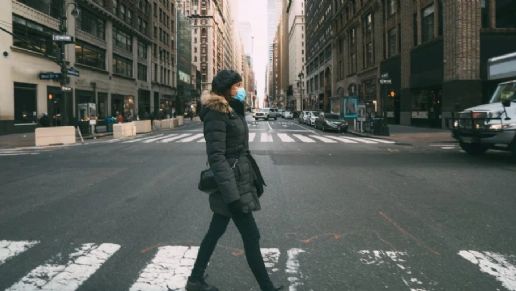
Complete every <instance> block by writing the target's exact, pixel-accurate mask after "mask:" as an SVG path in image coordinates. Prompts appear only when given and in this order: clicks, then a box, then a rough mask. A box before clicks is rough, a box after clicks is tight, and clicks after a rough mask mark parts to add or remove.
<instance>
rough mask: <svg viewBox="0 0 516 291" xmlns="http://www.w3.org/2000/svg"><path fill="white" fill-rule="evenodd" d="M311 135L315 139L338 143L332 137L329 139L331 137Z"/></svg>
mask: <svg viewBox="0 0 516 291" xmlns="http://www.w3.org/2000/svg"><path fill="white" fill-rule="evenodd" d="M310 137H313V138H315V139H318V140H321V141H322V142H324V143H337V142H336V141H334V140H332V139H329V138H326V137H322V136H318V135H311V136H310Z"/></svg>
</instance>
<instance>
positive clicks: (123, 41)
mask: <svg viewBox="0 0 516 291" xmlns="http://www.w3.org/2000/svg"><path fill="white" fill-rule="evenodd" d="M113 45H115V46H116V47H119V48H121V49H124V50H126V51H128V52H132V51H133V47H132V39H131V36H130V35H129V34H128V33H126V32H124V31H122V30H121V29H120V28H118V27H116V26H113Z"/></svg>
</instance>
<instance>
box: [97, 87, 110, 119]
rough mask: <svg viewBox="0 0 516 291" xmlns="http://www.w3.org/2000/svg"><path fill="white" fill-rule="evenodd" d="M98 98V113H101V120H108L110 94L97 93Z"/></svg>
mask: <svg viewBox="0 0 516 291" xmlns="http://www.w3.org/2000/svg"><path fill="white" fill-rule="evenodd" d="M97 98H98V102H97V104H98V108H97V110H98V113H99V118H106V117H107V109H108V106H107V104H108V103H107V102H108V93H102V92H99V93H97Z"/></svg>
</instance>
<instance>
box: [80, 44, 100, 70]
mask: <svg viewBox="0 0 516 291" xmlns="http://www.w3.org/2000/svg"><path fill="white" fill-rule="evenodd" d="M75 59H76V62H77V63H79V64H83V65H86V66H90V67H94V68H97V69H101V70H105V69H106V51H105V50H103V49H101V48H98V47H96V46H93V45H90V44H87V43H85V42H83V41H80V40H76V41H75Z"/></svg>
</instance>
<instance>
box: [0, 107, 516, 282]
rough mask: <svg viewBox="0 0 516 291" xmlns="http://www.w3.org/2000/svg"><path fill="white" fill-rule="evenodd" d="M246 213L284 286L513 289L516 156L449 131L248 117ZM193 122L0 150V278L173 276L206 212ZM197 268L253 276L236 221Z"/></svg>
mask: <svg viewBox="0 0 516 291" xmlns="http://www.w3.org/2000/svg"><path fill="white" fill-rule="evenodd" d="M247 119H248V124H249V129H250V137H249V139H250V147H251V152H252V154H253V156H254V157H255V158H256V160H257V162H258V164H259V165H260V167H261V170H262V173H263V175H264V178H265V181H266V183H267V185H268V186H267V187H266V188H265V194H264V195H263V196H262V198H261V203H262V210H261V211H259V212H256V213H255V218H256V221H257V223H258V227H259V229H260V232H261V247H262V253H263V255H264V258H265V260H266V263H267V267H268V269H269V271H270V274H271V277H272V279H273V282H274V283H275V284H276V285H284V286H285V290H289V291H333V290H336V291H340V290H355V291H362V290H364V291H369V290H371V291H376V290H396V291H404V290H406V291H410V290H415V291H416V290H421V291H422V290H425V291H430V290H512V291H516V216H515V215H514V211H515V207H516V198H515V191H514V186H513V185H512V184H511V183H512V182H511V181H512V179H514V175H515V174H516V165H515V164H514V163H512V162H511V161H510V159H509V157H510V154H509V153H504V152H497V151H493V152H488V153H487V154H486V155H485V156H480V157H475V156H470V155H467V154H465V153H464V152H462V151H461V150H460V148H459V147H458V146H457V145H456V144H428V143H422V142H420V143H418V142H414V143H407V142H395V141H388V140H380V139H373V138H364V137H359V136H356V135H352V134H349V133H344V134H342V133H329V132H323V131H321V130H318V129H317V130H316V129H314V128H313V127H310V126H307V125H302V124H299V123H298V122H297V119H295V120H292V119H281V118H280V119H278V120H276V121H273V120H271V121H254V120H252V118H251V116H247ZM205 145H206V144H205V141H204V138H203V134H202V123H198V124H192V125H188V126H185V127H182V128H179V129H175V130H169V131H157V132H153V133H151V134H147V135H143V136H137V137H135V138H125V139H112V138H111V137H104V138H101V139H97V140H87V141H85V144H81V143H78V144H76V145H73V146H66V147H65V146H63V147H44V148H36V147H31V148H26V149H3V150H0V164H1V165H2V167H0V290H24V291H25V290H56V291H57V290H109V291H116V290H130V291H136V290H153V291H154V290H163V291H167V290H184V284H185V282H186V277H187V276H188V275H189V270H190V269H191V267H192V265H193V262H194V259H195V256H196V254H197V247H198V246H199V245H200V242H201V240H202V238H203V235H204V234H205V232H206V230H207V228H208V224H209V221H210V219H211V215H212V212H211V211H210V209H209V205H208V196H207V195H206V194H204V193H201V192H199V191H198V190H197V182H198V179H199V174H200V172H201V171H202V170H203V169H204V168H205V163H206V153H205ZM207 273H208V274H209V277H208V278H207V281H208V282H209V283H211V284H213V285H215V286H217V287H218V288H219V289H220V290H221V291H232V290H234V291H248V290H254V291H257V290H259V289H258V285H257V283H256V282H255V280H254V278H253V276H252V273H251V271H250V270H249V268H248V267H247V265H246V260H245V255H244V253H243V243H242V241H241V240H240V236H239V234H238V231H237V229H236V227H235V226H234V224H230V226H229V228H228V230H227V232H226V234H225V235H224V236H223V238H222V239H221V240H220V241H219V245H218V247H217V249H216V250H215V253H214V255H213V258H212V260H211V263H210V266H209V267H208V270H207Z"/></svg>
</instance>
